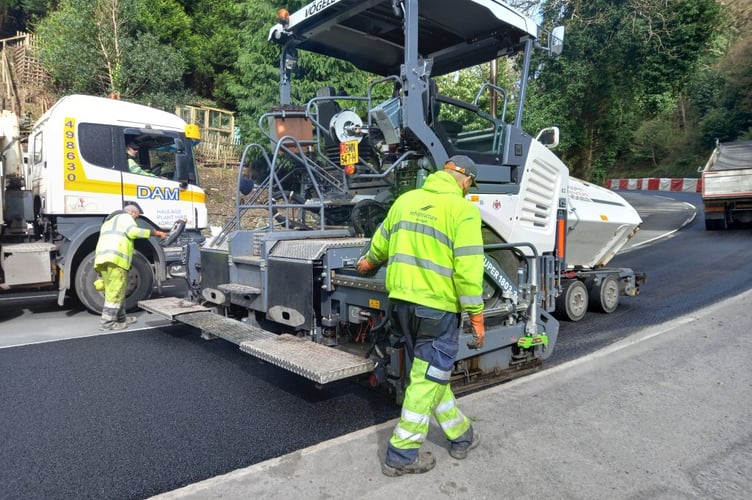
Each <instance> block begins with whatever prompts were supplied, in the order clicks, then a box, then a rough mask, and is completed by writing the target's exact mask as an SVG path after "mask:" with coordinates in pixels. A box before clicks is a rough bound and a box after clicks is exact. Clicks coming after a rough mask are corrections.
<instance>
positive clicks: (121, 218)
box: [94, 212, 151, 270]
mask: <svg viewBox="0 0 752 500" xmlns="http://www.w3.org/2000/svg"><path fill="white" fill-rule="evenodd" d="M115 213H116V214H117V215H114V216H113V215H112V214H111V215H110V216H109V217H108V218H107V219H105V221H104V224H102V228H101V229H100V230H99V241H97V251H96V256H95V257H94V269H97V267H98V266H99V265H101V264H104V263H106V262H111V263H113V264H115V265H116V266H118V267H122V268H123V269H126V270H128V269H130V268H131V259H132V258H133V240H135V239H136V238H148V237H149V236H151V230H150V229H142V228H140V227H138V225H137V224H136V221H135V220H134V219H133V217H132V216H131V215H130V214H129V213H126V212H121V213H117V212H115Z"/></svg>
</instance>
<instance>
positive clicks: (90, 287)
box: [73, 250, 154, 314]
mask: <svg viewBox="0 0 752 500" xmlns="http://www.w3.org/2000/svg"><path fill="white" fill-rule="evenodd" d="M95 255H96V253H95V252H91V253H90V254H88V255H87V256H86V257H84V259H83V260H82V261H81V263H80V264H79V266H78V269H76V276H75V279H74V290H73V291H74V292H75V294H76V297H77V298H78V301H79V302H81V305H83V306H84V307H85V308H86V309H88V310H89V311H91V312H92V313H95V314H101V313H102V307H103V306H104V293H103V292H100V291H98V290H97V289H96V288H94V281H95V280H96V279H97V278H98V274H97V272H96V271H95V270H94V257H95ZM153 288H154V273H153V272H152V270H151V264H149V261H148V260H146V257H144V256H143V254H142V253H141V252H139V251H138V250H135V251H134V252H133V260H132V261H131V269H130V271H128V283H127V284H126V286H125V309H126V311H133V310H135V309H136V308H137V307H138V301H139V300H144V299H148V298H149V296H151V292H152V289H153Z"/></svg>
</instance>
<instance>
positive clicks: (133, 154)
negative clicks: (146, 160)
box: [125, 142, 156, 177]
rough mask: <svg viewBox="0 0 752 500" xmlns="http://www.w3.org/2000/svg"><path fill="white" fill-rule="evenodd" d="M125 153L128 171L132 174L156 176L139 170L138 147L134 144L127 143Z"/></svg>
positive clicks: (141, 169)
mask: <svg viewBox="0 0 752 500" xmlns="http://www.w3.org/2000/svg"><path fill="white" fill-rule="evenodd" d="M125 151H126V153H127V154H128V170H129V171H130V172H131V173H132V174H139V175H148V176H150V177H156V175H154V174H153V173H151V172H149V171H148V170H144V169H143V168H141V165H139V163H138V146H136V144H135V143H133V142H129V143H128V145H127V146H126V147H125Z"/></svg>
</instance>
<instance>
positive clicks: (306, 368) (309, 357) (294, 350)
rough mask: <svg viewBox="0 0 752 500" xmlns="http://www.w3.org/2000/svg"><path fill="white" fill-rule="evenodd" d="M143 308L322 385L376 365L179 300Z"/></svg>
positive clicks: (144, 304)
mask: <svg viewBox="0 0 752 500" xmlns="http://www.w3.org/2000/svg"><path fill="white" fill-rule="evenodd" d="M138 305H139V307H141V308H142V309H144V310H146V311H149V312H151V313H154V314H158V315H160V316H163V317H165V318H167V319H169V320H171V321H179V322H181V323H185V324H186V325H190V326H193V327H195V328H198V329H200V330H201V331H202V332H203V333H209V334H211V335H214V336H217V337H220V338H223V339H225V340H227V341H228V342H232V343H234V344H237V345H239V346H240V350H241V351H243V352H245V353H247V354H250V355H252V356H255V357H257V358H259V359H261V360H263V361H266V362H268V363H270V364H273V365H276V366H279V367H280V368H284V369H285V370H288V371H291V372H293V373H295V374H297V375H300V376H302V377H305V378H307V379H309V380H312V381H314V382H316V383H318V384H322V385H323V384H328V383H330V382H335V381H337V380H343V379H346V378H350V377H354V376H356V375H362V374H365V373H370V372H371V371H372V370H373V362H372V361H371V360H369V359H366V358H364V357H361V356H356V355H354V354H351V353H348V352H344V351H340V350H338V349H336V348H334V347H327V346H325V345H322V344H317V343H316V342H313V341H311V340H310V339H305V338H300V337H295V336H293V335H289V334H282V335H277V334H275V333H272V332H270V331H267V330H264V329H262V328H259V327H257V326H252V325H248V324H245V323H242V322H240V321H238V320H234V319H230V318H226V317H224V316H220V315H219V314H216V313H214V312H212V310H211V309H210V308H208V307H204V306H201V305H199V304H194V303H192V302H190V301H187V300H184V299H180V298H177V297H167V298H161V299H152V300H142V301H140V302H139V303H138Z"/></svg>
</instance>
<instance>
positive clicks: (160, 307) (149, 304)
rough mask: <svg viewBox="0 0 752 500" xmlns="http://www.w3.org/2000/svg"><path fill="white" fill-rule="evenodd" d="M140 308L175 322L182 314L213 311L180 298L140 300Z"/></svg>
mask: <svg viewBox="0 0 752 500" xmlns="http://www.w3.org/2000/svg"><path fill="white" fill-rule="evenodd" d="M138 307H140V308H141V309H143V310H145V311H149V312H150V313H154V314H158V315H160V316H162V317H164V318H167V319H169V320H170V321H175V320H176V319H177V317H178V316H180V315H182V314H189V313H196V312H202V311H211V309H210V308H208V307H204V306H202V305H199V304H196V303H195V302H191V301H190V300H186V299H181V298H179V297H163V298H161V299H149V300H139V301H138Z"/></svg>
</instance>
